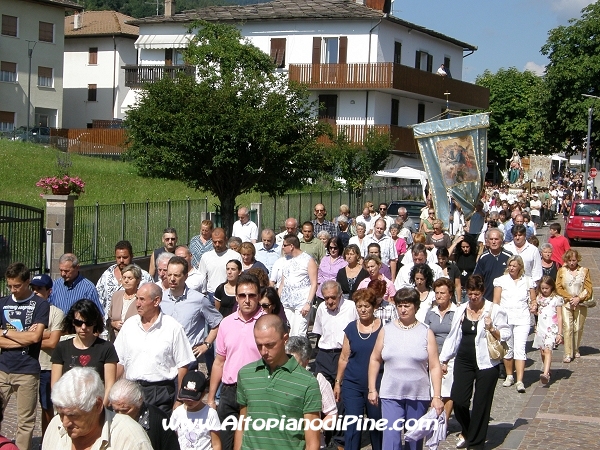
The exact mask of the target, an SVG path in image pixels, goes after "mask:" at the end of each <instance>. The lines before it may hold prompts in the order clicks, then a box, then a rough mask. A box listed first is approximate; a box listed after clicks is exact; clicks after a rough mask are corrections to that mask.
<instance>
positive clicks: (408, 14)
mask: <svg viewBox="0 0 600 450" xmlns="http://www.w3.org/2000/svg"><path fill="white" fill-rule="evenodd" d="M590 3H594V1H593V0H454V1H453V0H394V2H393V14H394V16H396V17H399V18H401V19H404V20H407V21H409V22H412V23H415V24H417V25H421V26H424V27H426V28H429V29H433V30H435V31H438V32H440V33H443V34H445V35H447V36H450V37H453V38H455V39H458V40H460V41H462V42H466V43H468V44H471V45H473V46H476V47H477V48H478V50H477V51H476V52H475V53H473V54H472V55H470V56H468V57H466V58H464V60H463V73H462V79H463V80H464V81H467V82H474V81H475V78H476V77H477V76H478V75H481V74H482V73H483V72H484V70H486V69H488V70H490V71H491V72H493V73H495V72H497V71H498V69H501V68H505V69H508V68H509V67H516V68H517V69H518V70H520V71H524V70H531V71H533V72H535V73H537V74H539V75H541V74H543V71H544V67H545V65H546V64H547V63H548V59H547V58H546V57H545V56H544V55H542V54H541V53H540V49H541V48H542V46H543V45H544V44H545V43H546V40H547V38H548V32H549V31H550V30H551V29H553V28H556V27H557V26H559V25H568V24H569V19H571V18H580V17H581V10H582V9H583V8H584V7H585V6H587V5H589V4H590ZM465 54H466V53H465Z"/></svg>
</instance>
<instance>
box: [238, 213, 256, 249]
mask: <svg viewBox="0 0 600 450" xmlns="http://www.w3.org/2000/svg"><path fill="white" fill-rule="evenodd" d="M237 215H238V219H239V220H237V221H236V222H235V223H234V224H233V232H232V233H231V237H239V238H240V239H241V240H242V242H251V243H253V244H255V243H256V241H257V240H258V227H257V226H256V224H255V223H254V222H252V221H251V220H250V213H249V212H248V208H246V207H243V206H242V207H241V208H240V209H238V212H237Z"/></svg>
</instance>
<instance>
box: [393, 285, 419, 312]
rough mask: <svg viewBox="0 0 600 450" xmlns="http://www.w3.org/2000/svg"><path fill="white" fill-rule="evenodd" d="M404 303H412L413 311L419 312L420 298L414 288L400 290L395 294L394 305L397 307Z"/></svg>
mask: <svg viewBox="0 0 600 450" xmlns="http://www.w3.org/2000/svg"><path fill="white" fill-rule="evenodd" d="M405 303H412V304H413V305H415V311H418V310H419V306H421V296H420V295H419V292H418V291H417V290H416V289H415V288H402V289H399V290H398V291H397V292H396V295H394V304H395V305H396V306H398V305H402V304H405Z"/></svg>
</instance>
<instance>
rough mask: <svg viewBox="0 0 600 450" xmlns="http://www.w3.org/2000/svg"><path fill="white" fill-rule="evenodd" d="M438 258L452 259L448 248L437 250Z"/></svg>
mask: <svg viewBox="0 0 600 450" xmlns="http://www.w3.org/2000/svg"><path fill="white" fill-rule="evenodd" d="M436 253H437V256H438V257H440V256H441V257H442V258H448V257H450V253H449V252H448V249H447V248H446V247H440V248H438V250H437V252H436Z"/></svg>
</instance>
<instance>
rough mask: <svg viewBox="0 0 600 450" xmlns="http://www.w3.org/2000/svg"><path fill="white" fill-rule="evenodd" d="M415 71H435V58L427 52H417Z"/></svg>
mask: <svg viewBox="0 0 600 450" xmlns="http://www.w3.org/2000/svg"><path fill="white" fill-rule="evenodd" d="M415 69H419V70H427V72H432V71H433V56H432V55H430V54H429V53H427V52H422V51H420V50H417V53H416V55H415Z"/></svg>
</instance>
